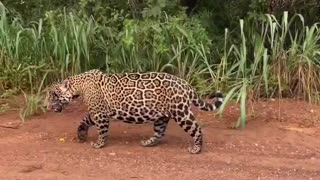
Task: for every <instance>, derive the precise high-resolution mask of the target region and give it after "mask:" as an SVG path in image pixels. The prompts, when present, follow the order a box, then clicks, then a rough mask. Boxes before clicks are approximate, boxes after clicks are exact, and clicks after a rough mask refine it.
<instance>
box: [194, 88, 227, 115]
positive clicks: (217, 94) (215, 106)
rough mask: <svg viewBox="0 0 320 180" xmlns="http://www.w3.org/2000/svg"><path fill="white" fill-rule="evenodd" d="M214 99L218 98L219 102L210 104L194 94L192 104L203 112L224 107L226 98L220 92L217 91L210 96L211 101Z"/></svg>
mask: <svg viewBox="0 0 320 180" xmlns="http://www.w3.org/2000/svg"><path fill="white" fill-rule="evenodd" d="M213 98H217V100H216V101H215V102H214V103H212V104H209V103H206V102H205V101H203V100H202V99H200V98H199V96H198V95H197V94H196V93H195V92H194V93H193V97H192V103H193V104H194V105H195V106H197V107H199V108H200V109H201V110H203V111H213V110H216V109H218V108H219V107H220V106H221V105H222V103H223V100H224V97H223V94H222V93H221V92H220V91H217V92H215V93H213V94H211V95H210V96H209V99H213Z"/></svg>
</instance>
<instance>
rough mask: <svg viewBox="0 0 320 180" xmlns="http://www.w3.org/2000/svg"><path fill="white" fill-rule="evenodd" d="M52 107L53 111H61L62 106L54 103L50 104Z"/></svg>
mask: <svg viewBox="0 0 320 180" xmlns="http://www.w3.org/2000/svg"><path fill="white" fill-rule="evenodd" d="M52 109H53V111H54V112H62V109H63V107H62V104H54V105H52Z"/></svg>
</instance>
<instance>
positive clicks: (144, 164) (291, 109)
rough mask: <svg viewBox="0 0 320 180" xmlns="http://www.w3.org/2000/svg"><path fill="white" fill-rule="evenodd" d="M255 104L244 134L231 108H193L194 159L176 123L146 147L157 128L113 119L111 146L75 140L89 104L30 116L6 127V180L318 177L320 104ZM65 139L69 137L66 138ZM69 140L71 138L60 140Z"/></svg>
mask: <svg viewBox="0 0 320 180" xmlns="http://www.w3.org/2000/svg"><path fill="white" fill-rule="evenodd" d="M280 102H281V103H280V106H279V102H278V101H277V100H275V101H268V102H263V101H261V102H256V103H255V104H253V107H254V108H253V109H250V111H249V121H248V124H247V126H246V128H245V129H243V130H235V129H232V128H230V127H231V126H232V123H234V122H235V120H236V119H237V117H238V115H239V109H238V107H237V106H233V105H228V108H227V109H226V111H225V112H224V115H223V117H222V119H221V120H219V119H218V118H217V116H216V113H215V112H202V111H198V110H195V111H194V112H195V114H196V117H197V119H198V121H199V122H200V123H201V125H202V126H203V131H204V149H203V152H202V153H201V154H198V155H191V154H189V153H188V152H187V147H188V146H189V145H190V143H191V138H190V137H189V135H188V134H186V133H185V132H184V131H183V130H182V129H180V127H179V126H178V125H177V124H175V122H173V121H171V122H170V124H169V127H168V130H167V135H166V137H165V138H164V140H163V143H162V144H160V145H158V146H156V147H141V146H140V144H139V143H140V140H141V139H145V138H147V137H149V136H150V135H152V125H151V124H145V125H131V124H125V123H122V122H116V121H114V122H112V123H111V125H110V131H109V132H110V134H109V139H108V143H107V146H106V147H104V148H102V149H93V148H91V147H90V145H89V144H90V141H94V140H95V139H96V138H97V133H96V131H95V128H92V129H91V130H90V131H89V139H88V142H87V143H84V144H79V143H77V142H76V139H75V137H76V129H77V126H78V124H79V121H80V119H81V117H82V116H83V115H84V113H85V107H83V106H81V105H80V104H79V102H78V103H75V104H73V105H71V106H70V107H69V108H68V109H67V110H66V111H64V112H63V113H53V112H48V113H46V114H44V115H41V116H36V117H32V118H31V119H30V120H28V121H27V122H25V123H24V124H22V125H20V126H19V127H18V128H17V129H12V128H4V127H0V147H1V148H0V179H6V180H11V179H21V180H28V179H30V180H36V179H39V180H47V179H48V180H51V179H54V180H56V179H63V180H65V179H71V180H80V179H81V180H82V179H85V180H87V179H88V180H90V179H95V180H97V179H104V180H113V179H115V180H127V179H146V180H149V179H150V180H151V179H152V180H157V179H171V180H173V179H177V180H178V179H179V180H180V179H181V180H182V179H184V180H189V179H190V180H191V179H192V180H194V179H197V180H200V179H201V180H203V179H210V180H211V179H219V180H220V179H231V180H232V179H261V180H264V179H297V180H302V179H303V180H305V179H320V138H319V135H320V106H315V105H310V104H308V103H305V102H300V101H293V100H282V101H280ZM19 121H20V120H19V118H18V113H17V112H8V113H6V114H1V115H0V125H1V126H14V125H15V124H16V123H17V122H19ZM60 138H64V139H60ZM61 140H65V141H61Z"/></svg>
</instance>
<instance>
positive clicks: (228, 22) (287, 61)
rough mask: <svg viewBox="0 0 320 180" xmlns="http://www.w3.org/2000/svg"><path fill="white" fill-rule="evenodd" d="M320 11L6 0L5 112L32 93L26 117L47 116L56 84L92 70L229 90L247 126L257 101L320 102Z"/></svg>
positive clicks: (152, 1) (217, 0) (310, 2)
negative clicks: (47, 95) (152, 74)
mask: <svg viewBox="0 0 320 180" xmlns="http://www.w3.org/2000/svg"><path fill="white" fill-rule="evenodd" d="M319 9H320V3H318V1H317V0H300V1H299V0H296V1H286V0H229V1H224V0H202V1H193V0H182V1H177V0H176V1H172V0H171V1H170V0H129V1H128V0H107V1H102V0H80V1H74V0H56V1H42V0H29V1H23V0H21V1H9V0H5V1H2V3H1V4H0V14H1V15H0V17H1V18H0V96H1V97H0V100H1V99H2V100H3V101H2V103H0V105H1V107H0V109H1V110H4V109H7V108H8V105H9V104H10V103H8V102H10V101H9V99H10V97H11V96H12V95H15V94H19V93H23V94H24V95H25V101H26V104H25V107H24V108H23V109H22V111H21V117H22V118H24V117H26V116H29V115H32V114H36V113H38V112H41V111H42V109H41V107H42V106H41V102H42V99H41V98H42V90H43V89H44V88H45V86H46V85H47V84H49V83H50V82H52V81H54V80H57V79H63V78H65V77H67V76H69V75H73V74H77V73H80V72H83V71H86V70H88V69H91V68H99V69H101V70H104V71H106V72H135V71H141V72H142V71H165V72H169V73H172V74H176V75H178V76H180V77H182V78H184V79H186V80H188V81H189V82H190V83H192V84H193V85H194V86H195V87H196V88H197V89H198V91H199V93H201V95H206V94H207V93H208V92H211V91H212V90H217V89H220V90H222V91H223V92H225V93H226V95H227V100H229V99H233V100H236V101H237V102H239V104H240V107H241V116H240V118H239V121H238V123H237V126H244V124H245V119H246V102H247V100H248V99H250V100H251V99H256V98H261V97H263V98H271V97H290V98H303V99H306V100H309V101H310V102H319V101H320V96H319V95H320V94H319V90H318V89H319V88H320V61H319V60H320V44H319V39H320V30H319V27H318V22H319V21H320V10H319ZM224 105H226V104H224ZM223 107H225V106H223ZM222 110H223V108H222Z"/></svg>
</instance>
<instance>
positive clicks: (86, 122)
mask: <svg viewBox="0 0 320 180" xmlns="http://www.w3.org/2000/svg"><path fill="white" fill-rule="evenodd" d="M93 125H95V123H94V122H93V121H92V119H91V117H90V114H89V113H87V114H86V115H85V116H84V117H83V118H82V120H81V122H80V125H79V127H78V130H77V134H78V142H80V143H83V142H85V141H86V140H87V137H88V130H89V128H90V127H91V126H93Z"/></svg>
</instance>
